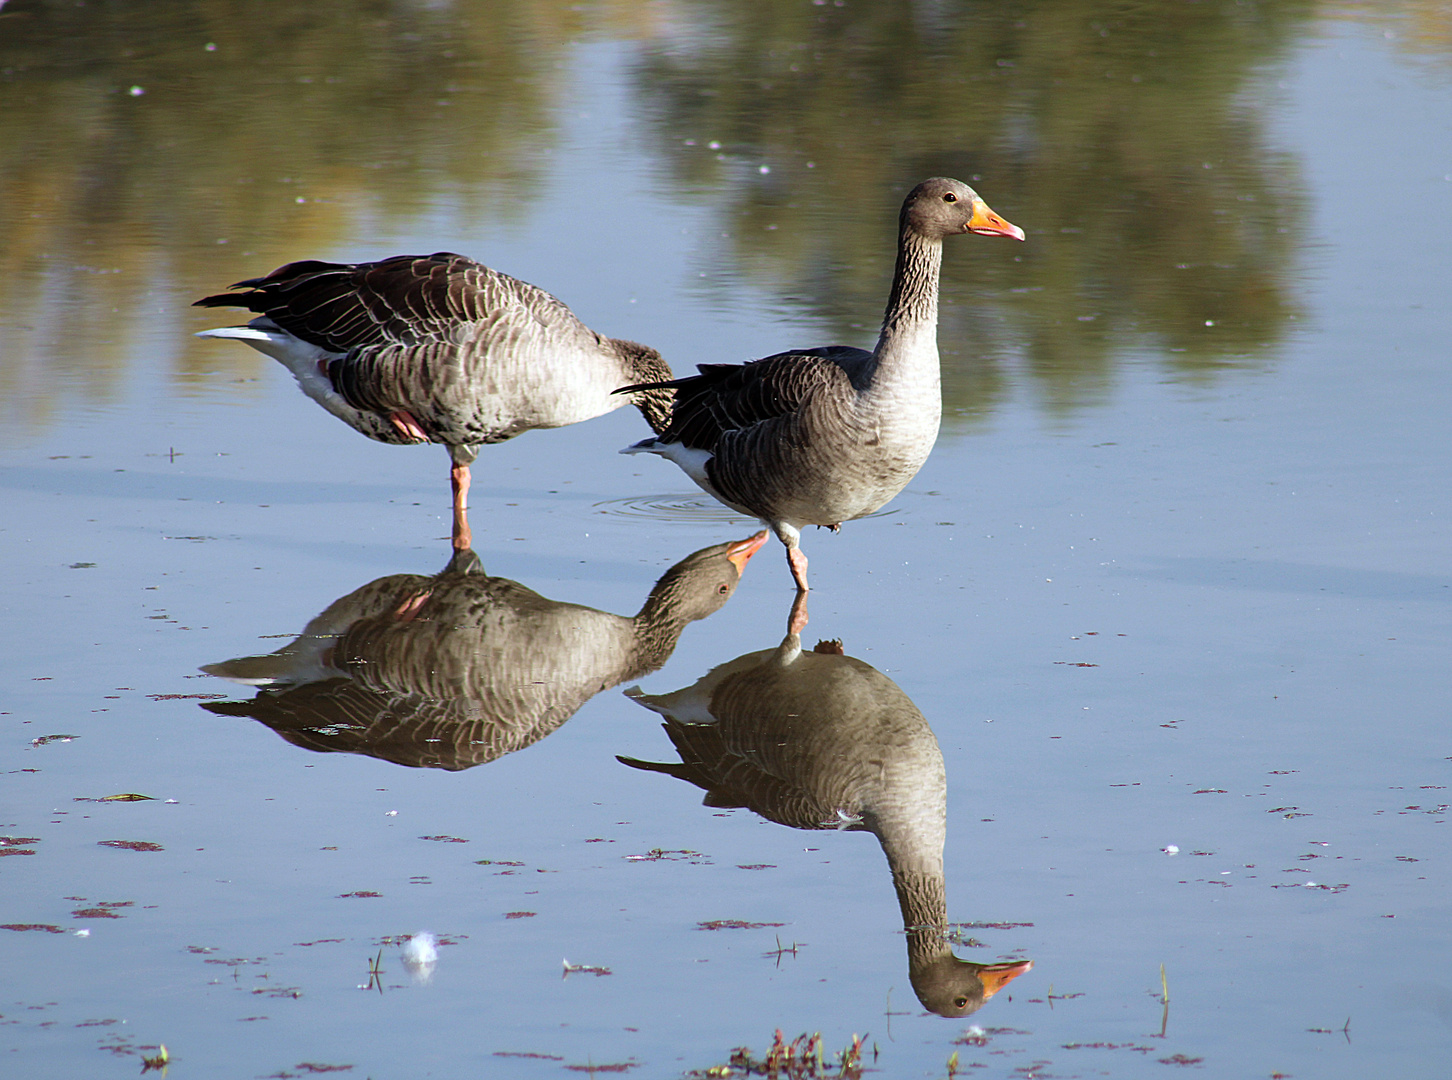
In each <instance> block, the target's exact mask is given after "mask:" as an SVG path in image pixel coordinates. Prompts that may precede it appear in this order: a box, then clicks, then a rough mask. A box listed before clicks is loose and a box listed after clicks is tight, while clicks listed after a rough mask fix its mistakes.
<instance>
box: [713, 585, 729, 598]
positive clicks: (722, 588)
mask: <svg viewBox="0 0 1452 1080" xmlns="http://www.w3.org/2000/svg"><path fill="white" fill-rule="evenodd" d="M716 591H717V592H718V593H719V594H721V595H722V596H725V595H726V594H727V593H729V592H730V591H731V586H730V585H717V586H716Z"/></svg>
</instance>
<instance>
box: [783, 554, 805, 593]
mask: <svg viewBox="0 0 1452 1080" xmlns="http://www.w3.org/2000/svg"><path fill="white" fill-rule="evenodd" d="M787 565H788V566H790V567H791V568H792V580H793V581H795V582H796V583H797V588H798V589H800V590H801V591H802V592H806V591H807V589H808V588H809V586H808V585H807V557H806V556H805V555H803V554H802V549H801V548H799V547H789V548H787Z"/></svg>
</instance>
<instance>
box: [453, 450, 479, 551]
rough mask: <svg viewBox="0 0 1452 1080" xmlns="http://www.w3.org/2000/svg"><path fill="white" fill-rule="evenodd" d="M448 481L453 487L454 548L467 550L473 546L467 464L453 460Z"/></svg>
mask: <svg viewBox="0 0 1452 1080" xmlns="http://www.w3.org/2000/svg"><path fill="white" fill-rule="evenodd" d="M449 481H450V483H451V484H452V486H453V489H454V550H455V551H468V550H469V549H470V548H471V547H473V546H474V538H473V536H472V535H471V534H470V533H469V466H467V465H460V464H459V463H458V462H455V463H454V467H453V468H452V469H450V470H449Z"/></svg>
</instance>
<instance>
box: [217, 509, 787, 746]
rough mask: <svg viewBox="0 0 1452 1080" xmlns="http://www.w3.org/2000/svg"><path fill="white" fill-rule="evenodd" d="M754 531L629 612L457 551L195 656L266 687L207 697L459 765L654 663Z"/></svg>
mask: <svg viewBox="0 0 1452 1080" xmlns="http://www.w3.org/2000/svg"><path fill="white" fill-rule="evenodd" d="M765 542H766V533H764V532H762V533H758V534H757V535H756V536H753V537H751V538H750V539H747V540H738V541H736V542H735V543H731V544H717V545H715V546H714V547H709V548H706V549H704V550H702V551H697V552H695V553H694V554H692V555H688V556H687V557H686V558H684V559H682V560H681V561H680V562H679V563H677V564H676V565H675V566H673V567H671V568H670V569H669V570H667V571H666V573H665V574H664V575H663V576H662V577H661V579H660V580H659V581H658V582H656V584H655V587H654V588H653V589H651V591H650V595H649V597H648V598H647V599H646V601H645V604H644V605H643V606H642V607H641V609H640V611H639V612H638V613H637V614H636V615H634V616H624V615H612V614H609V613H608V612H604V611H597V610H595V609H594V608H587V607H581V606H579V605H577V604H567V603H562V602H560V601H556V600H549V599H546V598H545V597H543V596H540V595H539V594H538V593H536V592H534V591H532V590H531V589H528V588H526V587H525V586H523V585H521V584H519V583H518V582H517V581H511V580H509V579H508V578H497V577H490V576H488V575H487V574H485V573H484V570H483V567H482V566H481V565H480V564H479V560H478V558H477V556H475V555H474V553H473V552H472V551H463V552H458V553H456V554H455V555H454V557H453V558H452V559H451V560H450V562H449V565H448V566H447V567H446V568H445V569H444V571H443V572H442V573H440V574H438V575H436V576H434V577H423V576H420V575H416V574H396V575H393V576H390V577H385V578H379V579H378V580H377V581H373V582H370V583H369V584H367V585H364V586H363V587H362V588H360V589H357V590H355V591H354V592H352V593H349V594H348V595H347V596H345V597H343V598H342V599H340V600H338V601H336V602H335V603H333V604H332V605H330V606H329V607H328V608H327V610H326V611H324V612H323V613H322V614H321V615H319V616H318V617H317V618H315V619H313V620H312V621H311V622H310V623H308V625H307V628H306V629H305V630H304V631H303V633H302V634H301V635H299V636H298V638H297V639H296V640H294V641H293V642H291V643H289V644H288V645H286V646H284V647H283V648H281V649H279V650H278V651H277V652H275V653H270V654H268V655H266V656H248V657H241V658H238V659H236V660H227V661H224V662H222V663H219V664H208V665H206V666H205V667H203V668H202V670H203V671H205V672H207V673H208V674H210V675H218V676H220V677H222V678H225V679H231V680H233V681H234V682H241V683H246V684H248V685H252V686H260V687H263V689H262V690H260V691H259V692H258V694H257V696H256V697H255V698H253V699H252V700H251V701H223V702H208V703H205V704H204V705H203V707H204V708H206V709H208V710H209V711H211V712H214V713H218V714H221V715H225V716H250V717H252V718H254V719H256V720H260V721H261V722H262V723H264V724H266V725H267V726H268V727H270V728H272V729H273V730H274V731H276V732H277V733H278V734H279V735H281V736H282V737H283V738H285V739H287V740H288V741H289V742H292V743H295V744H297V745H299V746H305V747H308V748H309V749H313V750H341V751H347V752H350V753H357V754H367V755H370V756H372V757H380V758H384V759H386V760H388V761H393V762H397V763H398V764H400V765H415V766H431V767H433V768H442V769H467V768H469V767H471V766H473V765H479V764H482V763H483V762H486V761H493V760H494V759H495V758H497V757H500V756H502V755H504V754H507V753H510V752H512V751H515V750H520V749H523V748H524V747H526V746H529V745H530V744H531V743H534V742H536V741H537V740H539V739H541V738H543V737H544V736H546V735H548V734H549V733H550V732H552V731H554V730H555V729H556V728H558V727H559V726H560V725H561V724H563V723H564V722H565V721H566V720H568V719H569V718H570V717H571V716H573V715H574V714H575V713H576V712H577V711H578V710H579V708H580V706H582V705H583V704H584V703H585V702H586V701H588V700H589V699H590V698H592V697H594V696H595V695H596V694H598V693H600V691H602V690H606V689H608V688H609V687H612V686H616V685H618V684H619V683H621V682H624V681H625V680H626V679H634V678H639V677H640V676H641V675H644V674H646V673H648V672H651V671H654V670H655V669H656V668H658V667H660V666H661V665H662V664H663V663H665V661H666V660H667V659H668V658H669V656H670V654H671V653H672V652H673V651H674V649H675V647H676V643H677V642H678V641H679V640H680V636H681V633H682V631H683V630H684V629H685V628H686V626H687V624H689V623H691V622H693V621H695V620H697V619H704V618H705V617H706V616H707V615H710V614H712V613H713V612H715V611H718V610H719V609H720V608H721V606H722V605H724V604H725V603H726V601H727V600H729V599H730V598H731V595H732V593H733V592H735V590H736V585H737V583H738V582H739V581H740V580H741V574H742V572H743V571H744V570H745V568H746V563H747V561H748V560H750V558H751V556H752V555H754V554H755V553H756V551H757V550H758V549H759V548H760V547H761V545H762V544H763V543H765Z"/></svg>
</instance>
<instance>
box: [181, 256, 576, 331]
mask: <svg viewBox="0 0 1452 1080" xmlns="http://www.w3.org/2000/svg"><path fill="white" fill-rule="evenodd" d="M232 288H233V289H236V290H245V291H238V292H226V293H220V294H218V295H215V296H207V297H203V298H202V299H201V300H198V301H197V302H196V303H195V304H194V305H193V306H195V307H241V308H246V309H247V310H249V311H254V312H257V313H258V314H261V315H265V316H266V317H267V318H268V319H270V320H271V321H272V322H273V323H275V324H276V325H277V326H278V327H280V328H281V329H283V330H286V331H287V332H288V333H290V334H292V335H293V336H294V337H297V338H301V339H302V340H303V341H306V342H308V343H309V344H311V345H316V346H318V347H319V348H323V349H327V350H328V351H329V352H336V353H347V352H351V351H353V350H355V349H360V348H366V347H369V346H389V345H417V344H423V343H426V342H439V343H459V342H462V341H464V340H466V339H468V338H470V337H475V336H477V335H478V334H479V332H480V331H481V330H483V329H484V328H486V327H491V326H497V327H499V328H500V329H502V330H504V331H505V335H506V336H522V335H527V334H528V333H529V332H530V331H531V330H536V329H538V328H541V327H549V328H560V329H565V328H568V330H569V331H572V332H574V331H584V332H585V333H589V332H588V331H585V330H584V327H583V326H582V325H581V324H580V323H579V321H578V320H577V319H576V318H575V316H574V315H573V313H572V312H571V311H570V309H569V308H567V307H566V306H565V305H564V304H562V303H561V302H560V301H559V300H557V299H555V297H553V296H551V295H550V294H549V293H547V292H545V291H544V290H543V289H539V288H536V287H535V286H533V285H530V284H528V283H527V282H523V281H519V280H518V279H516V278H512V277H510V276H509V275H508V274H501V273H500V272H499V271H497V270H492V269H490V268H489V267H487V266H485V265H483V264H482V263H478V262H475V261H474V260H473V259H470V258H467V257H466V256H463V255H456V254H454V253H453V252H448V251H440V252H435V253H434V254H432V255H396V256H394V257H392V258H389V259H382V260H380V261H378V262H365V263H330V262H322V261H319V260H316V259H308V260H304V261H302V262H292V263H288V264H287V265H286V266H282V267H279V268H278V269H276V270H274V271H273V272H272V273H270V274H267V275H266V276H264V277H258V278H249V279H248V280H246V281H239V282H237V283H236V284H235V285H233V286H232ZM511 330H512V334H511V333H510V331H511ZM590 336H591V337H593V336H594V335H593V334H591V335H590Z"/></svg>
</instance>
